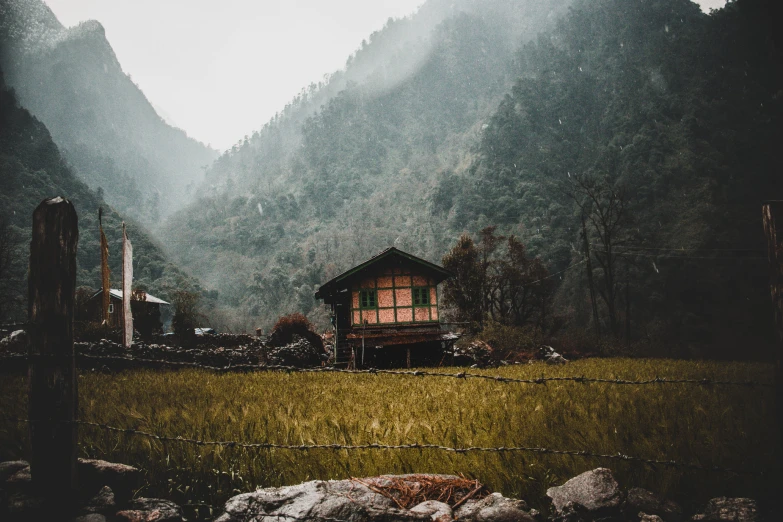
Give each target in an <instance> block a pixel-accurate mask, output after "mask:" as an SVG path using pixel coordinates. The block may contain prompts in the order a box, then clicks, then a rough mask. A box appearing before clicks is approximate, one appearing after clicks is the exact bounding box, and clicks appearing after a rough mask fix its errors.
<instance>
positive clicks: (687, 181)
mask: <svg viewBox="0 0 783 522" xmlns="http://www.w3.org/2000/svg"><path fill="white" fill-rule="evenodd" d="M775 19H776V17H775V16H773V12H772V11H771V3H768V2H764V1H759V0H737V1H736V2H730V3H728V4H727V5H726V7H725V8H724V9H722V10H720V11H718V12H715V13H713V14H712V15H711V16H708V15H705V14H703V13H702V12H700V10H699V9H698V8H697V7H696V6H695V5H694V4H692V3H690V2H688V1H684V0H658V1H656V2H625V1H622V0H593V1H590V2H587V1H579V2H575V4H574V6H573V8H572V9H571V10H570V12H569V13H568V15H567V16H565V17H564V18H563V20H562V21H561V22H560V23H559V24H558V26H557V28H556V29H555V30H554V31H552V32H550V33H549V34H547V35H546V36H545V37H544V36H542V37H541V38H539V39H538V40H537V41H536V42H535V43H534V44H530V45H528V46H526V47H525V48H524V49H523V51H522V53H521V57H520V59H521V60H522V61H523V62H524V66H523V68H522V70H523V74H522V75H521V76H520V78H519V79H518V80H517V81H516V82H515V84H514V86H513V88H512V89H511V90H510V92H508V93H507V94H506V96H505V97H504V99H503V101H502V102H501V103H500V105H499V107H498V108H497V110H496V111H495V113H494V114H493V115H492V117H491V118H490V119H489V120H488V121H487V123H486V129H485V130H484V132H483V133H482V134H481V136H480V139H479V141H478V145H477V154H476V156H475V157H474V158H473V161H472V162H471V165H470V167H469V168H467V169H466V170H465V171H463V172H461V173H459V174H458V175H455V176H452V177H444V178H443V179H442V180H441V183H440V186H439V187H438V189H437V190H436V191H434V192H433V194H432V198H431V203H432V208H433V209H434V210H435V212H434V215H433V219H436V220H444V221H445V222H446V223H447V226H448V227H449V228H451V229H452V230H457V229H460V228H465V229H467V230H476V229H478V228H480V227H481V226H482V224H484V223H487V222H489V223H497V224H498V225H501V226H502V227H503V228H506V229H510V228H514V227H518V226H519V225H520V224H522V225H523V226H524V228H523V229H521V230H520V233H519V235H520V236H521V237H522V239H523V241H524V242H525V243H526V244H527V245H528V247H529V249H530V251H531V252H532V253H535V254H538V255H541V256H543V257H544V258H545V259H546V260H548V261H549V263H550V266H551V267H552V268H553V269H554V270H561V269H566V268H567V267H568V266H569V265H570V264H571V263H575V262H579V261H580V260H581V259H583V258H584V248H583V246H582V243H583V241H582V239H581V236H580V234H581V223H580V219H581V213H582V211H581V210H580V208H579V207H578V205H577V204H575V202H574V201H573V198H572V197H570V196H569V195H568V194H569V190H573V189H574V188H577V189H579V186H578V184H577V181H578V180H581V181H582V182H584V181H585V180H593V181H594V182H597V183H598V184H599V186H601V187H602V188H601V190H602V191H603V195H602V196H601V197H599V198H598V199H599V200H600V199H601V198H603V203H604V204H605V203H606V202H607V201H608V197H610V196H611V195H612V194H622V198H624V200H625V202H624V204H625V205H626V208H627V216H626V218H627V219H626V220H625V223H624V224H623V225H622V227H619V228H616V229H615V230H613V231H612V234H613V236H614V237H613V238H612V239H611V240H610V243H613V245H612V247H613V249H614V250H613V251H612V253H611V256H607V255H605V254H601V255H600V256H599V259H603V261H606V260H607V259H610V257H611V261H612V262H613V263H615V267H614V268H613V269H612V270H613V273H609V271H605V270H599V269H597V268H596V270H595V273H594V277H595V278H596V280H597V286H598V289H599V290H600V291H602V292H605V293H606V294H607V296H606V297H604V296H603V295H602V296H600V298H599V299H598V301H599V304H600V315H601V318H602V320H601V322H602V323H603V324H602V327H603V328H604V329H605V330H606V329H609V330H611V329H614V330H615V331H617V330H618V329H619V327H620V324H618V322H617V321H616V319H615V318H613V317H612V315H614V316H615V317H621V318H622V316H626V315H630V319H629V320H628V322H627V323H626V324H627V325H628V327H629V328H632V329H633V330H634V331H635V332H636V335H637V338H641V339H644V340H646V341H649V342H650V343H652V344H656V343H657V344H668V347H669V348H668V352H667V351H664V352H662V353H665V354H667V355H672V354H686V355H716V354H720V355H721V356H729V357H736V356H738V355H742V356H747V355H749V354H751V353H752V354H755V355H758V354H761V353H763V351H764V350H766V349H767V347H768V346H769V344H768V343H769V341H770V340H771V337H770V333H771V332H770V328H769V317H768V316H769V313H768V310H769V286H768V285H769V280H768V268H767V259H766V243H765V238H764V236H763V232H762V227H761V212H760V208H761V202H762V201H763V200H764V199H775V198H780V195H781V194H783V179H782V178H781V177H780V172H781V170H780V169H781V156H780V154H779V152H778V151H777V149H778V147H779V144H780V143H781V140H782V139H783V134H782V133H783V126H781V102H783V91H781V85H782V84H781V74H780V72H781V69H780V63H781V61H780V57H781V54H780V51H781V46H780V41H779V39H778V41H777V42H776V41H775V37H774V35H775V34H776V32H777V31H776V28H773V27H772V25H771V23H772V22H771V20H775ZM616 201H619V199H618V200H616ZM593 203H594V204H593V210H588V211H587V214H590V213H591V212H592V215H593V216H595V215H596V214H595V206H596V204H597V203H596V202H593ZM600 228H601V227H596V226H593V225H592V224H591V225H590V226H589V227H588V235H589V238H590V240H591V241H592V242H593V243H594V245H593V249H594V252H596V251H601V249H603V248H604V241H606V237H603V236H602V234H601V232H602V231H601V230H600ZM606 230H608V229H606ZM593 262H594V263H595V262H596V261H595V260H594V261H593ZM626 285H627V287H628V290H626V289H625V288H626ZM587 288H588V284H587V280H586V273H585V270H584V268H583V267H582V268H581V269H580V270H578V271H577V270H573V271H569V272H567V273H566V275H565V277H564V283H563V284H562V285H561V288H560V295H559V308H560V310H561V311H563V313H565V312H567V314H568V316H569V317H570V318H571V320H572V321H573V320H574V318H575V317H580V316H581V317H582V319H583V324H584V323H585V322H587V321H589V315H590V312H589V304H588V303H589V297H588V295H587ZM626 292H627V293H626ZM618 293H619V295H618ZM609 294H613V295H609ZM626 296H627V297H626ZM610 302H612V307H614V309H615V310H616V313H615V314H611V313H610V312H609V310H608V309H609V307H610V305H609V303H610ZM620 310H622V311H620ZM612 323H614V324H612ZM699 346H706V347H709V350H710V351H709V352H705V351H704V349H702V348H699ZM739 346H746V347H747V348H744V349H743V350H741V352H742V353H741V354H740V351H738V347H739Z"/></svg>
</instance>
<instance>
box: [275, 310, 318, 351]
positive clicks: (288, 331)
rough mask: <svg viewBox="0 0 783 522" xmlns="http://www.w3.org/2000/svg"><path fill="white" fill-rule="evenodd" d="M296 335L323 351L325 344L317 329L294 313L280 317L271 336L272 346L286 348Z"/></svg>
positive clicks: (300, 315) (305, 318) (303, 317)
mask: <svg viewBox="0 0 783 522" xmlns="http://www.w3.org/2000/svg"><path fill="white" fill-rule="evenodd" d="M294 335H298V336H299V337H301V338H303V339H306V340H307V341H308V342H309V343H310V344H312V345H313V346H315V347H316V348H319V349H323V347H324V343H323V340H322V339H321V336H320V335H318V334H317V333H315V327H314V326H313V324H312V323H311V322H310V320H309V319H307V317H305V316H304V315H302V314H300V313H293V314H289V315H284V316H282V317H280V318H279V319H278V320H277V322H276V323H275V326H274V327H272V333H270V334H269V344H270V345H271V346H285V345H286V344H290V343H291V342H293V340H294Z"/></svg>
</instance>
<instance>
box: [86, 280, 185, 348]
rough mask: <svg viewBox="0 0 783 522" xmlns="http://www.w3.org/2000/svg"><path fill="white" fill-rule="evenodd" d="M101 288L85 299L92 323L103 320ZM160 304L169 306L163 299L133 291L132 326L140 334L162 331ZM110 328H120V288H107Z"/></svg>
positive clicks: (146, 334) (145, 334)
mask: <svg viewBox="0 0 783 522" xmlns="http://www.w3.org/2000/svg"><path fill="white" fill-rule="evenodd" d="M102 296H103V289H101V290H98V291H97V292H96V293H95V294H93V296H92V297H90V298H89V299H88V300H87V304H86V312H87V320H88V321H90V322H94V323H101V322H102V321H103V307H102V301H101V300H102ZM161 306H170V303H167V302H166V301H164V300H163V299H160V298H157V297H155V296H154V295H151V294H148V293H146V292H143V291H134V292H133V295H132V296H131V313H132V314H133V327H134V329H136V330H138V331H139V333H140V334H141V335H142V336H148V335H150V334H152V333H159V332H161V331H162V326H163V325H162V323H161V321H160V317H161V311H160V307H161ZM108 326H109V327H110V328H122V290H117V289H115V288H112V289H111V290H109V325H108Z"/></svg>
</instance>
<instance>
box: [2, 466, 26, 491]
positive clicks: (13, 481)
mask: <svg viewBox="0 0 783 522" xmlns="http://www.w3.org/2000/svg"><path fill="white" fill-rule="evenodd" d="M5 483H6V485H7V486H8V487H10V488H26V487H29V486H31V485H32V483H33V476H32V475H31V474H30V466H27V467H26V468H22V469H20V470H19V471H17V472H16V473H14V474H13V475H11V476H10V477H8V479H7V480H6V481H5Z"/></svg>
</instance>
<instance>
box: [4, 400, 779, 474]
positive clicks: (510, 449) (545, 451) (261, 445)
mask: <svg viewBox="0 0 783 522" xmlns="http://www.w3.org/2000/svg"><path fill="white" fill-rule="evenodd" d="M4 417H6V418H7V419H11V420H14V421H17V422H21V423H35V422H47V421H35V420H29V419H22V418H19V417H11V416H5V415H4ZM58 423H60V424H72V423H73V424H77V425H79V426H89V427H93V428H99V429H101V430H104V431H108V432H113V433H121V434H125V435H134V436H140V437H145V438H148V439H153V440H157V441H160V442H176V443H180V444H191V445H194V446H202V447H209V446H213V447H221V448H241V449H247V450H292V451H310V450H332V451H343V450H345V451H357V450H435V451H444V452H447V453H456V454H465V453H476V452H477V453H535V454H538V455H561V456H568V457H581V458H595V459H605V460H617V461H623V462H631V463H635V464H644V465H649V466H653V467H655V466H662V467H670V468H679V469H688V470H693V471H712V472H720V473H733V474H737V475H755V476H766V475H769V474H770V472H769V471H754V470H743V469H736V468H726V467H721V466H705V465H702V464H694V463H682V462H677V461H675V460H664V459H647V458H643V457H635V456H631V455H625V454H623V453H620V452H618V453H595V452H591V451H587V450H556V449H551V448H544V447H537V446H498V447H490V446H465V447H452V446H442V445H440V444H430V443H419V442H413V443H408V444H381V443H377V442H372V443H368V444H279V443H274V442H240V441H234V440H231V441H216V440H201V439H194V438H190V437H182V436H176V437H172V436H167V435H160V434H157V433H152V432H149V431H144V430H139V429H135V428H120V427H117V426H111V425H109V424H104V423H102V422H92V421H85V420H74V421H58Z"/></svg>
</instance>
